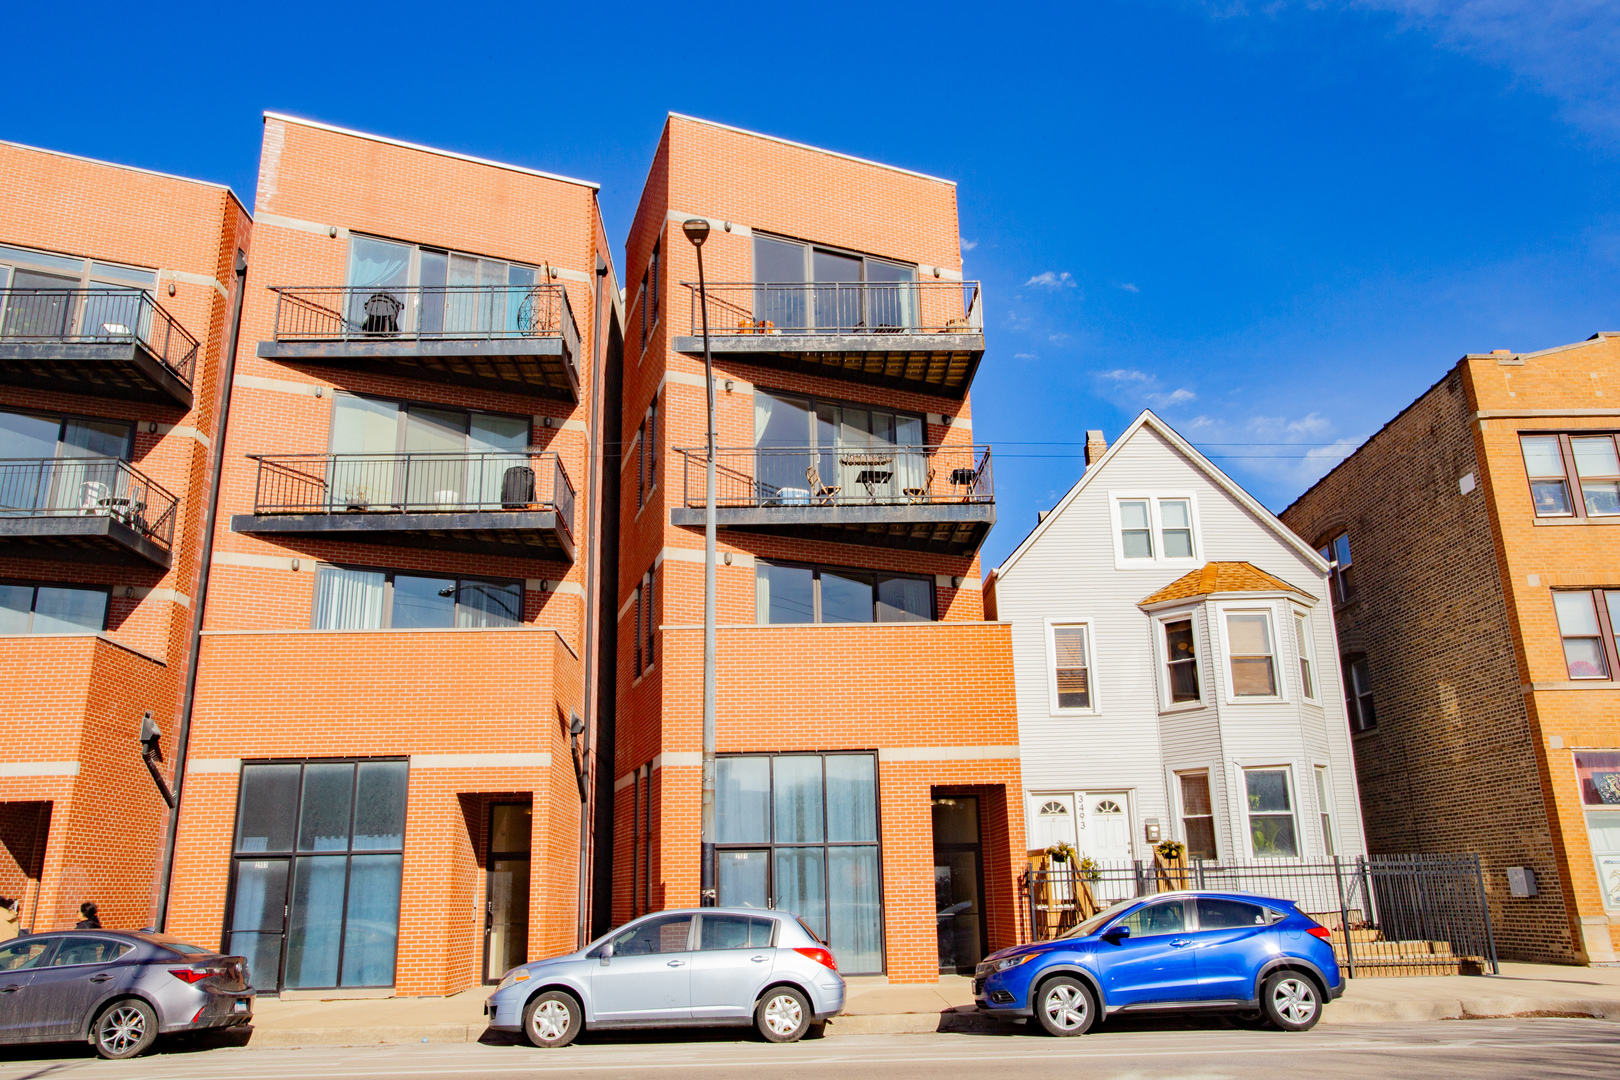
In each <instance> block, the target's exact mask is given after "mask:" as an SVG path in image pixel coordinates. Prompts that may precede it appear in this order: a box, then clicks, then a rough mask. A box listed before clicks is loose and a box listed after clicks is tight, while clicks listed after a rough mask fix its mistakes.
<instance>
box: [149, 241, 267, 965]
mask: <svg viewBox="0 0 1620 1080" xmlns="http://www.w3.org/2000/svg"><path fill="white" fill-rule="evenodd" d="M235 284H236V287H235V289H234V291H233V294H232V296H231V336H230V337H229V338H227V339H226V341H225V367H224V370H223V371H222V372H221V373H220V394H219V400H220V405H219V410H220V411H219V425H218V427H217V428H216V429H215V431H214V447H213V449H214V463H213V470H212V473H211V478H212V481H213V483H212V484H211V485H210V488H209V492H208V515H207V517H205V518H204V519H203V546H202V555H201V556H200V558H201V566H200V570H199V572H198V574H197V599H196V602H195V603H194V604H193V605H192V609H191V658H190V662H189V663H188V664H187V665H186V693H185V696H184V697H183V698H182V699H181V702H180V731H179V734H178V735H177V736H176V737H175V746H176V749H175V755H174V802H175V808H174V809H173V810H171V811H170V812H169V833H168V836H166V837H165V838H164V841H163V876H162V878H160V879H159V881H158V895H157V920H156V922H155V924H154V925H155V926H156V928H157V930H158V932H159V933H162V932H163V929H164V926H165V925H166V924H167V923H168V921H169V888H170V886H171V885H172V884H173V882H174V846H175V841H176V839H177V838H178V837H179V834H180V800H181V799H182V798H183V796H184V794H185V783H186V749H187V747H188V744H189V743H190V740H191V714H192V710H193V709H194V707H195V706H196V704H197V665H198V662H199V661H200V660H201V658H202V628H203V609H204V608H205V607H206V606H207V603H208V572H209V568H210V564H211V563H212V562H213V559H214V523H215V521H217V520H218V518H219V489H220V488H221V487H222V486H223V485H222V484H221V474H222V473H223V472H224V469H225V429H226V425H227V423H228V421H229V420H230V416H231V384H232V383H233V382H234V381H235V376H236V343H237V339H238V338H240V337H241V336H242V294H243V293H245V292H246V291H247V256H246V255H243V254H242V250H241V248H238V249H237V251H236V283H235Z"/></svg>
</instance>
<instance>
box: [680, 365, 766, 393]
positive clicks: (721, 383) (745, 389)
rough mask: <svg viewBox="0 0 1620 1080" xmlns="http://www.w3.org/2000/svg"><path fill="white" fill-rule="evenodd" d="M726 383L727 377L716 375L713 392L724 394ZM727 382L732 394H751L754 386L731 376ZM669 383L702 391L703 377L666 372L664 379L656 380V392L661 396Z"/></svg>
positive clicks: (682, 372) (681, 372)
mask: <svg viewBox="0 0 1620 1080" xmlns="http://www.w3.org/2000/svg"><path fill="white" fill-rule="evenodd" d="M727 381H728V378H727V376H725V375H716V376H715V377H714V389H715V392H716V393H718V394H723V393H725V390H726V382H727ZM729 381H730V383H731V392H732V393H733V394H752V393H753V392H754V384H753V383H751V382H749V381H748V380H747V379H739V378H736V377H735V376H733V377H731V378H730V379H729ZM670 383H674V384H675V385H677V386H695V387H697V388H698V389H699V390H701V389H703V376H701V375H690V374H687V373H686V372H684V371H666V372H664V377H663V378H662V379H659V380H658V391H657V392H658V393H659V394H662V393H663V392H664V387H665V386H667V385H668V384H670Z"/></svg>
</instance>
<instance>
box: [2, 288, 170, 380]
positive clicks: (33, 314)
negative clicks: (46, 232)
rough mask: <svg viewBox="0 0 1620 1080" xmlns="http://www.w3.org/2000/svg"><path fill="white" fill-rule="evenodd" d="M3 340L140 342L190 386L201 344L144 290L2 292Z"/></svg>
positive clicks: (13, 290)
mask: <svg viewBox="0 0 1620 1080" xmlns="http://www.w3.org/2000/svg"><path fill="white" fill-rule="evenodd" d="M0 339H3V340H6V341H29V342H36V341H37V342H62V343H65V344H109V343H113V342H119V341H130V340H134V341H138V342H140V344H141V345H142V347H144V348H145V349H146V350H147V351H148V352H150V353H151V354H152V355H153V356H155V357H157V358H158V360H159V361H161V362H162V363H163V366H164V367H167V368H168V369H169V370H171V371H173V372H174V373H175V374H176V375H178V376H179V377H180V378H181V379H183V380H184V381H185V382H186V384H187V385H190V383H191V377H192V374H193V371H194V369H195V367H196V364H197V349H198V345H197V339H196V338H194V337H192V336H191V335H190V334H189V333H187V332H186V328H185V327H183V326H181V325H180V324H179V323H178V322H176V321H175V318H174V316H172V315H170V314H169V313H168V312H167V311H164V310H163V308H162V307H161V306H160V305H159V304H158V302H157V301H156V300H154V299H153V298H152V294H151V293H149V292H146V291H144V290H141V289H112V288H104V289H0Z"/></svg>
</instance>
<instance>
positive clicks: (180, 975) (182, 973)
mask: <svg viewBox="0 0 1620 1080" xmlns="http://www.w3.org/2000/svg"><path fill="white" fill-rule="evenodd" d="M169 974H170V975H173V976H174V977H175V978H177V979H181V980H183V981H185V982H188V983H200V982H202V981H203V980H204V979H206V978H208V976H210V975H218V974H219V972H217V971H212V970H210V969H208V968H204V969H203V970H202V971H198V970H197V969H196V968H170V969H169Z"/></svg>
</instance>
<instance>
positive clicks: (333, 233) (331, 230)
mask: <svg viewBox="0 0 1620 1080" xmlns="http://www.w3.org/2000/svg"><path fill="white" fill-rule="evenodd" d="M326 235H327V236H330V237H331V238H332V239H334V240H336V239H337V226H336V225H328V226H327V227H326Z"/></svg>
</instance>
